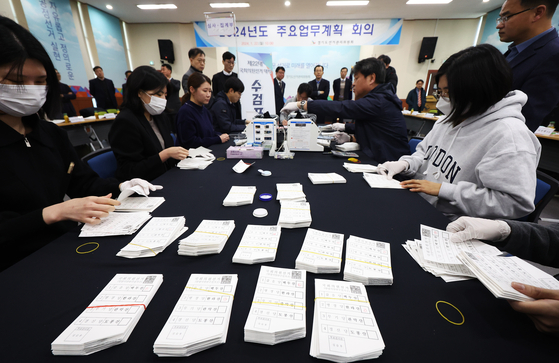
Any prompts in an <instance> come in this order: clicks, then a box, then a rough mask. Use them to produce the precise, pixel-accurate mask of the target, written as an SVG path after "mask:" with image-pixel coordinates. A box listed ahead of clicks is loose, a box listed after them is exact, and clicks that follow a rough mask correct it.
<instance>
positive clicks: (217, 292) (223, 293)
mask: <svg viewBox="0 0 559 363" xmlns="http://www.w3.org/2000/svg"><path fill="white" fill-rule="evenodd" d="M185 289H192V290H200V291H205V292H214V293H216V294H222V295H228V296H231V297H232V298H233V299H234V298H235V295H233V294H228V293H226V292H219V291H212V290H204V289H199V288H197V287H190V286H186V287H185Z"/></svg>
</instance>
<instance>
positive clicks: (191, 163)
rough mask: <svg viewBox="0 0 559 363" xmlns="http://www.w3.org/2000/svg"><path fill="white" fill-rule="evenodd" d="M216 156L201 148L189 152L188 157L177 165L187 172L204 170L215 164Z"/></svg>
mask: <svg viewBox="0 0 559 363" xmlns="http://www.w3.org/2000/svg"><path fill="white" fill-rule="evenodd" d="M214 160H215V156H214V155H213V154H212V151H211V150H210V149H207V148H205V147H203V146H200V147H198V148H196V149H189V150H188V157H187V158H186V159H183V160H181V161H179V162H178V163H177V167H179V168H181V169H185V170H204V169H206V168H207V167H208V165H210V164H211V163H213V161H214Z"/></svg>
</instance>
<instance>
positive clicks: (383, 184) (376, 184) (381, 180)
mask: <svg viewBox="0 0 559 363" xmlns="http://www.w3.org/2000/svg"><path fill="white" fill-rule="evenodd" d="M363 178H364V179H365V181H366V182H367V183H368V184H369V186H370V187H371V188H383V189H404V188H402V186H401V185H400V182H399V181H398V180H395V179H386V176H384V175H378V174H371V173H363Z"/></svg>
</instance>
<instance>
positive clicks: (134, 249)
mask: <svg viewBox="0 0 559 363" xmlns="http://www.w3.org/2000/svg"><path fill="white" fill-rule="evenodd" d="M185 222H186V220H185V218H184V217H168V218H163V217H157V218H153V219H152V220H151V221H149V222H148V224H146V226H145V227H144V228H142V230H141V231H140V233H138V234H137V235H136V237H134V239H133V240H132V242H130V243H129V244H127V245H126V246H124V247H123V248H122V249H121V250H120V252H118V253H117V254H116V255H117V256H120V257H126V258H139V257H153V256H156V255H157V254H158V253H159V252H161V251H163V250H164V249H165V248H167V246H169V245H170V244H171V243H172V242H173V241H174V240H176V239H177V238H178V237H179V236H180V235H181V234H183V233H184V232H186V230H187V229H188V228H187V227H185V226H184V223H185Z"/></svg>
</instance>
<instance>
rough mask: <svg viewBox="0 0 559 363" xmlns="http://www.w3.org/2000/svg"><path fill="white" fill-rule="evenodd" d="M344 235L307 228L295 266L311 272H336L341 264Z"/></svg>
mask: <svg viewBox="0 0 559 363" xmlns="http://www.w3.org/2000/svg"><path fill="white" fill-rule="evenodd" d="M343 249H344V235H343V234H340V233H331V232H324V231H319V230H316V229H313V228H309V229H308V230H307V234H306V235H305V240H304V241H303V245H302V246H301V252H299V255H298V256H297V259H296V260H295V268H297V269H299V270H307V271H309V272H313V273H315V274H316V273H338V272H340V269H341V265H342V252H343Z"/></svg>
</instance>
